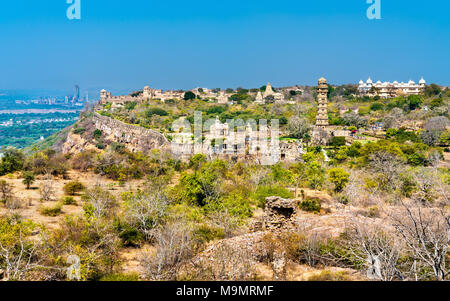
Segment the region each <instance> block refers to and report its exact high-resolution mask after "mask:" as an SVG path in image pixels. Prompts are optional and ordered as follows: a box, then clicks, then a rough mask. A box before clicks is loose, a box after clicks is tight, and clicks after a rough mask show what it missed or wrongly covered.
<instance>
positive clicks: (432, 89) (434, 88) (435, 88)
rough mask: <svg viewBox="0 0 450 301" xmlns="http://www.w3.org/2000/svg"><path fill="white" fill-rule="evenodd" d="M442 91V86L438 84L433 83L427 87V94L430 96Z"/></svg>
mask: <svg viewBox="0 0 450 301" xmlns="http://www.w3.org/2000/svg"><path fill="white" fill-rule="evenodd" d="M441 92H442V90H441V87H439V86H438V85H436V84H431V85H428V86H426V87H425V95H426V96H428V97H431V96H435V95H439V94H440V93H441Z"/></svg>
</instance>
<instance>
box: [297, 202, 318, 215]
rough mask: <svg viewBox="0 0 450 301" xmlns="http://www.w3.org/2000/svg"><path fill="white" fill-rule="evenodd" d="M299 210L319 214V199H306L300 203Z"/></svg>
mask: <svg viewBox="0 0 450 301" xmlns="http://www.w3.org/2000/svg"><path fill="white" fill-rule="evenodd" d="M300 209H302V210H303V211H307V212H313V213H319V212H320V209H322V206H321V205H320V200H319V199H307V200H304V201H302V202H300Z"/></svg>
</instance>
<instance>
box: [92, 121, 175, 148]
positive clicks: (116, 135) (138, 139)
mask: <svg viewBox="0 0 450 301" xmlns="http://www.w3.org/2000/svg"><path fill="white" fill-rule="evenodd" d="M93 121H94V124H95V127H96V128H97V129H98V130H100V131H102V133H103V135H104V136H105V137H106V138H107V139H109V140H111V141H115V142H118V143H122V144H124V145H125V146H126V147H127V148H128V149H129V150H131V151H142V152H149V151H151V150H153V149H167V150H168V149H169V145H170V144H169V141H168V140H167V138H166V137H164V135H162V134H160V133H158V132H155V131H152V130H149V129H146V128H143V127H140V126H135V125H131V124H126V123H123V122H121V121H119V120H116V119H113V118H110V117H107V116H102V115H100V114H98V113H94V117H93Z"/></svg>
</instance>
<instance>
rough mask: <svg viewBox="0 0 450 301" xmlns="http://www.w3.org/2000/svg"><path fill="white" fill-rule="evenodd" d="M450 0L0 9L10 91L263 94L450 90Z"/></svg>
mask: <svg viewBox="0 0 450 301" xmlns="http://www.w3.org/2000/svg"><path fill="white" fill-rule="evenodd" d="M449 2H450V1H447V0H429V1H420V0H410V1H408V0H382V2H381V14H382V19H381V20H369V19H368V18H367V16H366V10H367V8H368V7H369V4H367V3H366V0H320V1H312V0H308V1H304V0H296V1H290V0H278V1H267V0H240V1H237V0H226V1H225V0H224V1H218V0H216V1H213V0H209V1H204V0H190V1H181V0H180V1H177V0H165V1H153V0H128V1H119V0H109V1H108V0H81V14H82V15H81V20H72V21H71V20H68V19H67V17H66V9H67V7H68V6H69V5H68V4H66V1H65V0H34V1H30V0H2V1H1V2H0V89H24V88H25V89H68V90H71V89H72V87H73V85H74V84H79V85H80V86H81V87H82V88H84V89H86V88H90V89H97V88H98V89H100V88H103V87H105V88H108V89H113V90H133V89H138V88H142V87H143V86H144V85H147V84H149V85H151V86H152V87H155V88H161V89H189V88H193V87H197V86H203V87H210V88H215V87H221V88H227V87H237V86H243V87H257V86H258V87H259V86H261V85H263V84H265V83H266V82H268V81H270V82H271V83H272V84H273V85H274V86H283V85H291V84H292V85H293V84H309V85H312V84H315V83H316V80H317V79H318V78H319V77H321V76H325V77H326V78H327V79H328V80H329V82H331V83H336V84H341V83H355V82H357V81H359V80H360V79H367V77H369V76H371V77H372V78H373V79H374V80H378V79H379V80H390V81H393V80H399V81H407V80H409V79H413V80H416V81H418V80H419V79H420V77H421V76H424V77H425V79H427V81H428V82H436V83H439V84H443V85H449V84H450V59H449V53H450V18H449V15H450V3H449Z"/></svg>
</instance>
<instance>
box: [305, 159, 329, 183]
mask: <svg viewBox="0 0 450 301" xmlns="http://www.w3.org/2000/svg"><path fill="white" fill-rule="evenodd" d="M306 175H307V176H308V182H309V186H310V187H311V188H312V189H320V188H321V187H322V185H323V182H324V181H325V171H324V170H323V168H322V166H321V165H320V164H319V163H318V162H317V161H312V162H311V163H309V164H308V168H307V171H306Z"/></svg>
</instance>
